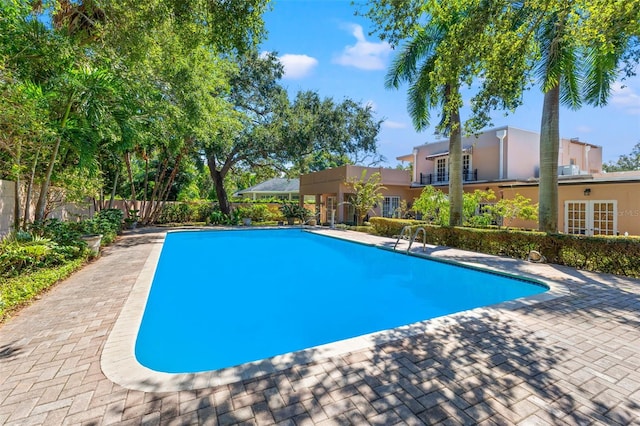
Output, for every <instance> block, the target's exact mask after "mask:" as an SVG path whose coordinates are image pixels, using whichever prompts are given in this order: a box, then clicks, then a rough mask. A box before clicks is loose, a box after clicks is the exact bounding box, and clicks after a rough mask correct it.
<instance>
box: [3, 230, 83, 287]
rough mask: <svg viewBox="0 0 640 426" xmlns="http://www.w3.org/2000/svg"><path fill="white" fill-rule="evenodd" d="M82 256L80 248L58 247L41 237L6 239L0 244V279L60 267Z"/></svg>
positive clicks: (23, 236)
mask: <svg viewBox="0 0 640 426" xmlns="http://www.w3.org/2000/svg"><path fill="white" fill-rule="evenodd" d="M82 254H83V248H82V247H79V246H60V245H58V244H57V243H55V242H54V241H52V240H50V239H47V238H43V237H38V236H36V237H34V238H32V239H31V240H26V236H25V235H22V236H21V237H20V239H19V240H18V239H16V238H15V237H13V238H8V239H5V240H4V241H2V243H0V277H15V276H18V275H20V274H23V273H26V272H32V271H35V270H37V269H39V268H46V267H51V266H58V265H62V264H64V263H65V262H67V261H69V260H71V259H75V258H78V257H80V256H82Z"/></svg>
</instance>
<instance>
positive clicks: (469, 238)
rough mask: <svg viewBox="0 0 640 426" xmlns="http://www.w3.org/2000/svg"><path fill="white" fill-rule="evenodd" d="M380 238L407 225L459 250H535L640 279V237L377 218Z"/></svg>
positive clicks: (550, 258) (519, 254)
mask: <svg viewBox="0 0 640 426" xmlns="http://www.w3.org/2000/svg"><path fill="white" fill-rule="evenodd" d="M370 222H371V225H372V226H373V228H374V232H375V233H376V234H377V235H382V236H387V237H393V236H397V235H399V234H400V231H401V230H402V228H403V227H404V226H406V225H409V226H411V227H412V233H413V232H415V230H416V229H417V228H418V227H420V226H422V227H424V228H425V229H426V235H427V243H428V244H432V245H439V246H448V247H455V248H459V249H462V250H470V251H475V252H480V253H487V254H493V255H497V256H508V257H513V258H517V259H526V258H527V256H528V254H529V252H530V251H531V250H536V251H539V252H540V253H542V255H543V256H544V257H546V258H547V262H549V263H555V264H558V265H566V266H571V267H574V268H578V269H583V270H587V271H594V272H604V273H610V274H618V275H625V276H628V277H635V278H640V238H638V237H607V236H598V237H585V236H579V235H567V234H546V233H544V232H532V231H515V230H506V229H477V228H462V227H441V226H436V225H429V224H426V223H415V222H417V221H409V220H400V219H387V218H379V217H374V218H371V219H370Z"/></svg>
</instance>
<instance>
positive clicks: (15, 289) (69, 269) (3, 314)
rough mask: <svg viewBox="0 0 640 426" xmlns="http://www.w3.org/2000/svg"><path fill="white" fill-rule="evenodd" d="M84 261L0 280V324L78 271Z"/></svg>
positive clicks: (80, 260) (79, 260)
mask: <svg viewBox="0 0 640 426" xmlns="http://www.w3.org/2000/svg"><path fill="white" fill-rule="evenodd" d="M86 261H87V258H86V257H81V258H78V259H74V260H72V261H70V262H68V263H65V264H64V265H62V266H57V267H53V268H46V269H40V270H37V271H35V272H32V273H29V274H23V275H21V276H18V277H13V278H0V323H2V322H4V321H5V320H6V319H7V318H9V316H10V314H11V313H12V312H15V311H16V310H18V309H19V308H20V307H22V306H24V305H26V304H28V303H29V302H30V301H31V300H32V299H33V298H35V297H36V296H37V295H38V294H40V293H42V292H43V291H44V290H46V289H47V288H49V287H51V286H52V285H54V284H55V283H57V282H58V281H60V280H63V279H65V278H67V277H68V276H69V275H71V274H72V273H73V272H75V271H77V270H78V269H80V268H81V267H82V266H83V265H84V264H85V262H86Z"/></svg>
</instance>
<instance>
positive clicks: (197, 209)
mask: <svg viewBox="0 0 640 426" xmlns="http://www.w3.org/2000/svg"><path fill="white" fill-rule="evenodd" d="M212 212H213V204H212V203H210V202H206V203H197V204H193V205H192V207H191V221H192V222H207V221H208V220H209V217H210V216H211V213H212Z"/></svg>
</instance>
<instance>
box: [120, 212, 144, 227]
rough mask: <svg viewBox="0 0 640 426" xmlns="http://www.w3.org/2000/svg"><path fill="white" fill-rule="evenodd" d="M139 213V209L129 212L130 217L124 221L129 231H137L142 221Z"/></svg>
mask: <svg viewBox="0 0 640 426" xmlns="http://www.w3.org/2000/svg"><path fill="white" fill-rule="evenodd" d="M139 211H140V210H137V209H131V210H129V216H128V217H126V218H125V219H124V225H125V227H126V228H127V229H136V226H138V221H139V220H140V216H138V212H139Z"/></svg>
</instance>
